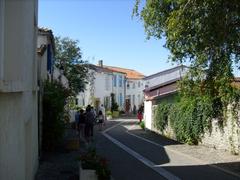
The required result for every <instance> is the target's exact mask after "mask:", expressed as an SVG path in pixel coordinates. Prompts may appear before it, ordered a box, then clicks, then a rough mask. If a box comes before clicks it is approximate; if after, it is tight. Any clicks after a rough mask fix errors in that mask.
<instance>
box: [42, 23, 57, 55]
mask: <svg viewBox="0 0 240 180" xmlns="http://www.w3.org/2000/svg"><path fill="white" fill-rule="evenodd" d="M38 33H39V34H42V35H46V36H49V38H50V41H51V44H52V47H53V52H54V53H55V40H54V35H53V32H52V30H51V29H48V28H45V27H39V28H38Z"/></svg>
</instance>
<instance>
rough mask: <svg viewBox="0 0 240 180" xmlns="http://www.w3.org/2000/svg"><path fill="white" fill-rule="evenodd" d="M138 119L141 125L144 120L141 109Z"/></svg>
mask: <svg viewBox="0 0 240 180" xmlns="http://www.w3.org/2000/svg"><path fill="white" fill-rule="evenodd" d="M137 118H138V120H139V123H141V122H142V119H143V111H142V109H141V108H140V109H139V110H138V114H137Z"/></svg>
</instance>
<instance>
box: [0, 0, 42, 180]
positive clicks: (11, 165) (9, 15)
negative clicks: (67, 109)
mask: <svg viewBox="0 0 240 180" xmlns="http://www.w3.org/2000/svg"><path fill="white" fill-rule="evenodd" d="M0 2H1V3H2V2H4V1H3V0H1V1H0ZM5 3H6V4H5V12H4V11H2V10H3V9H0V12H4V14H3V15H4V21H5V23H4V26H2V25H1V26H0V32H3V31H4V38H5V40H4V43H3V42H0V44H2V49H3V52H4V54H2V56H3V58H0V64H2V70H3V71H2V72H1V73H2V76H1V78H0V179H1V180H33V179H34V175H35V172H36V171H37V167H38V120H37V60H36V40H37V39H36V33H37V15H38V13H37V0H28V1H8V0H6V1H5ZM2 40H3V39H0V41H2Z"/></svg>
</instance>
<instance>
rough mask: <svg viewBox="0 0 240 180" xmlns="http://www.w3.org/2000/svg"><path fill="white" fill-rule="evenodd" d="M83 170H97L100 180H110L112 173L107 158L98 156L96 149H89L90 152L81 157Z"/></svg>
mask: <svg viewBox="0 0 240 180" xmlns="http://www.w3.org/2000/svg"><path fill="white" fill-rule="evenodd" d="M80 160H81V163H82V168H83V169H93V170H96V174H97V176H98V180H110V179H111V171H110V169H109V167H108V162H107V160H106V159H105V158H103V157H101V156H99V155H97V154H96V150H95V149H89V150H88V152H87V153H86V154H84V155H82V156H81V157H80Z"/></svg>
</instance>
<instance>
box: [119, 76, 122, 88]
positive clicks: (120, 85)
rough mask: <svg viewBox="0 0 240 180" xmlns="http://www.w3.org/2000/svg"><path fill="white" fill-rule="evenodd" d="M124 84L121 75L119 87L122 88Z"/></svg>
mask: <svg viewBox="0 0 240 180" xmlns="http://www.w3.org/2000/svg"><path fill="white" fill-rule="evenodd" d="M122 84H123V78H122V76H121V75H119V87H122Z"/></svg>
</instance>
